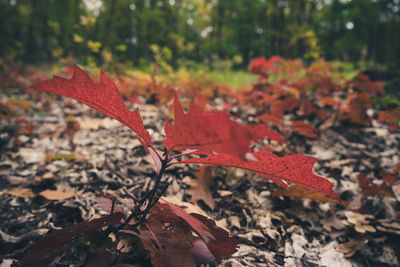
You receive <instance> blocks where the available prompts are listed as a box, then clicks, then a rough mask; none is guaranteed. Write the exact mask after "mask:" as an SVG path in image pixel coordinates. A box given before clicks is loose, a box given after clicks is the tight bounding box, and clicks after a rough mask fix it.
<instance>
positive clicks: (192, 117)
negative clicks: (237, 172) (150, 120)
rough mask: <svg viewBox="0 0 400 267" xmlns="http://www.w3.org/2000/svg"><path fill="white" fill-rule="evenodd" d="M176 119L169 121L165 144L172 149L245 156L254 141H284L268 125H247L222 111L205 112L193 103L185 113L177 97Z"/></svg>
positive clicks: (166, 128) (166, 126) (175, 101)
mask: <svg viewBox="0 0 400 267" xmlns="http://www.w3.org/2000/svg"><path fill="white" fill-rule="evenodd" d="M174 112H175V120H174V124H173V125H172V124H171V123H170V122H169V121H168V120H167V121H166V123H165V127H164V130H165V135H166V139H165V146H166V147H167V149H168V150H169V151H171V150H185V149H193V150H197V151H198V152H201V153H211V152H217V153H224V154H228V155H232V156H236V157H239V158H244V157H245V154H246V152H248V150H249V146H250V142H251V141H252V140H254V141H255V140H258V139H261V138H263V137H269V138H271V139H274V140H277V141H278V142H283V141H284V140H283V138H282V137H281V136H280V135H279V134H278V133H276V132H273V131H271V130H269V128H268V126H267V125H263V126H245V125H241V124H239V123H237V122H235V121H232V120H231V119H230V118H229V116H228V115H227V114H226V113H225V112H222V111H218V112H213V113H211V112H202V111H200V110H199V108H197V107H196V105H195V104H194V103H193V102H191V103H190V105H189V111H188V112H187V113H186V114H185V112H184V110H183V107H182V104H181V103H180V101H179V99H178V97H177V96H175V100H174Z"/></svg>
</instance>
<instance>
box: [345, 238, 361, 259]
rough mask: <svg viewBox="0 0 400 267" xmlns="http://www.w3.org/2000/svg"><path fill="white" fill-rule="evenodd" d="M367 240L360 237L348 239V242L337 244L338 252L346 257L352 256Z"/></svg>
mask: <svg viewBox="0 0 400 267" xmlns="http://www.w3.org/2000/svg"><path fill="white" fill-rule="evenodd" d="M367 242H368V240H367V239H365V238H362V239H350V240H349V242H346V243H342V244H339V252H341V253H343V254H344V256H345V257H346V258H350V257H351V256H353V255H354V254H355V253H356V252H357V251H358V250H360V249H361V248H362V247H363V246H364V245H365V244H367Z"/></svg>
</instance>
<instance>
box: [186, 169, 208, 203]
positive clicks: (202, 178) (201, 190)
mask: <svg viewBox="0 0 400 267" xmlns="http://www.w3.org/2000/svg"><path fill="white" fill-rule="evenodd" d="M214 169H215V167H213V166H200V168H199V172H198V174H197V179H192V180H191V181H190V183H189V185H190V188H189V189H188V190H187V193H188V194H190V195H191V196H192V199H191V200H192V202H193V203H197V202H198V201H199V200H203V201H204V203H206V205H207V206H208V207H210V208H211V209H212V210H213V209H214V208H215V201H214V199H213V197H212V194H211V191H210V187H211V186H212V185H213V183H214V181H213V178H214Z"/></svg>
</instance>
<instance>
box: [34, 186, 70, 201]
mask: <svg viewBox="0 0 400 267" xmlns="http://www.w3.org/2000/svg"><path fill="white" fill-rule="evenodd" d="M39 195H40V196H42V197H44V198H46V199H48V200H65V199H68V198H71V197H73V196H75V192H74V190H68V191H64V190H61V189H57V190H44V191H42V192H40V193H39Z"/></svg>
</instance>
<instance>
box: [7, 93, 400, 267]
mask: <svg viewBox="0 0 400 267" xmlns="http://www.w3.org/2000/svg"><path fill="white" fill-rule="evenodd" d="M6 90H9V92H12V93H13V94H14V96H18V98H20V99H23V100H26V101H29V102H32V103H34V105H33V106H31V107H30V108H27V109H25V110H24V111H23V114H20V115H23V117H24V119H25V120H26V121H29V122H30V123H33V125H34V129H33V132H32V133H31V134H27V133H21V132H17V131H16V130H15V128H14V126H15V125H14V124H15V123H16V121H13V120H9V121H4V120H3V121H2V122H1V124H2V125H1V129H2V131H1V132H0V138H1V139H0V142H1V144H0V149H1V158H0V203H1V204H0V259H2V262H1V264H0V266H2V267H6V266H11V264H12V263H15V262H16V261H17V260H19V259H21V258H22V257H23V255H25V254H26V253H27V252H28V251H29V250H30V249H31V248H32V247H33V245H34V244H35V242H36V241H37V240H38V239H40V237H42V236H44V235H46V233H48V232H50V231H51V230H53V229H61V228H64V227H69V226H72V225H74V224H76V223H79V222H82V221H87V220H90V219H92V218H95V217H98V216H99V214H103V213H102V211H101V210H100V209H99V207H98V205H97V202H96V198H97V196H98V194H97V192H99V191H113V192H118V193H119V194H120V195H125V196H129V195H134V196H138V195H139V194H140V192H141V191H142V190H143V188H145V187H146V185H147V184H148V183H149V182H150V181H151V177H154V175H155V170H154V167H153V164H152V160H151V157H150V156H149V154H147V153H146V151H145V150H144V148H143V147H142V146H141V144H140V143H139V142H138V141H137V140H136V139H135V138H134V137H133V133H132V131H131V130H129V129H128V128H127V127H125V126H123V125H122V124H120V123H118V122H117V121H115V120H112V119H110V118H107V117H105V116H103V115H102V114H100V113H98V112H96V111H93V110H91V109H90V108H88V107H87V106H85V105H83V104H80V103H78V102H76V101H72V100H69V99H68V100H67V99H66V98H62V97H58V98H51V102H49V99H45V98H43V99H40V100H39V101H38V100H37V99H33V98H32V95H30V94H27V93H25V92H24V91H21V90H13V89H6ZM6 92H7V91H6ZM213 102H214V103H223V102H224V99H214V100H213ZM39 106H41V107H44V108H43V109H38V107H39ZM139 110H140V113H141V115H142V117H143V121H144V125H145V128H146V129H150V131H151V137H152V140H153V143H154V144H155V145H156V146H160V147H161V145H162V137H163V130H162V129H163V122H164V121H165V118H167V117H168V109H167V108H163V107H159V106H155V105H149V104H145V105H141V106H140V107H139ZM237 112H238V113H240V112H242V117H246V116H247V114H246V111H245V110H239V111H237ZM71 118H73V119H71ZM289 143H290V145H291V146H292V148H291V149H292V150H293V151H296V152H297V153H304V154H306V155H311V156H313V157H316V158H317V159H318V161H317V164H316V165H315V168H314V172H315V173H316V174H318V175H321V176H324V177H327V178H328V179H329V180H330V181H332V182H334V183H335V191H336V192H337V193H338V194H339V195H340V197H341V199H342V200H343V201H344V203H346V205H341V204H337V203H329V202H325V203H322V202H317V201H314V200H310V199H304V198H303V199H298V198H293V197H284V196H279V193H278V194H277V193H274V192H276V191H278V190H279V189H280V188H279V186H277V185H275V184H274V183H271V182H269V181H268V180H266V179H264V178H261V177H259V176H257V175H255V174H252V173H249V172H246V171H242V170H233V169H231V168H223V167H216V168H214V169H213V170H212V171H213V185H212V186H211V187H210V192H211V196H212V198H210V197H209V196H207V194H206V193H204V192H203V193H204V195H202V197H198V196H197V197H196V198H197V199H200V201H197V203H196V201H193V202H194V203H192V204H194V205H195V206H196V208H200V209H202V210H203V212H204V213H205V214H207V215H208V216H209V217H210V218H213V219H214V220H216V221H218V222H219V225H224V226H225V228H226V229H228V230H229V231H230V233H231V235H233V236H236V237H237V239H238V240H239V244H238V247H237V252H236V253H234V254H233V256H232V257H231V258H229V259H225V260H223V261H222V262H219V263H218V264H219V266H340V267H345V266H400V262H399V261H400V243H399V241H398V240H399V236H400V219H399V214H400V213H399V212H400V205H399V200H400V184H398V183H396V182H395V183H393V184H392V185H391V186H390V187H391V188H390V190H392V191H393V192H394V195H395V197H389V196H383V195H382V194H385V192H387V190H388V189H387V188H386V187H384V186H383V184H381V185H379V186H381V187H380V190H382V192H383V193H382V194H375V195H371V196H365V195H363V194H362V192H361V190H360V186H359V182H358V179H357V177H358V175H359V174H360V173H364V174H366V175H367V176H369V177H374V175H376V174H377V173H378V172H380V171H381V170H385V171H390V170H391V168H392V167H393V166H395V164H396V163H397V162H399V161H400V153H399V148H400V132H399V130H397V131H394V132H393V131H392V132H389V131H388V130H387V129H386V128H384V127H383V126H382V125H381V124H379V123H376V122H375V121H374V122H373V124H372V126H371V127H356V126H351V125H340V126H337V127H331V128H329V129H326V130H325V131H321V132H320V136H319V139H317V140H311V139H309V138H305V137H304V136H300V135H293V136H291V137H290V140H289ZM195 167H196V166H193V165H190V166H189V165H176V166H175V167H173V168H171V169H169V170H168V171H167V173H166V175H167V176H170V177H172V178H173V182H172V184H171V185H170V186H169V188H168V190H167V191H166V196H167V197H168V198H170V199H175V201H178V202H181V203H187V202H191V200H193V196H192V195H191V194H193V191H190V189H191V187H190V185H193V180H195V179H196V176H197V169H196V168H195ZM375 186H376V187H378V185H375ZM370 187H374V185H370ZM49 190H51V191H49ZM385 190H386V191H385ZM277 195H278V196H277ZM188 205H189V204H188ZM91 254H93V251H92V250H91V249H89V246H88V245H87V244H86V245H82V244H79V242H76V243H74V245H73V246H72V247H71V248H70V249H67V250H66V251H64V252H62V253H61V254H60V255H59V256H58V257H57V258H56V259H55V261H54V262H53V263H52V264H51V265H50V266H85V264H86V262H87V260H88V258H90V255H91ZM130 264H132V265H133V266H150V261H149V259H148V258H147V259H146V258H144V257H136V258H135V257H133V261H132V262H130ZM86 266H89V265H86ZM98 266H103V265H98ZM106 266H107V265H106ZM127 266H128V265H127Z"/></svg>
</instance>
